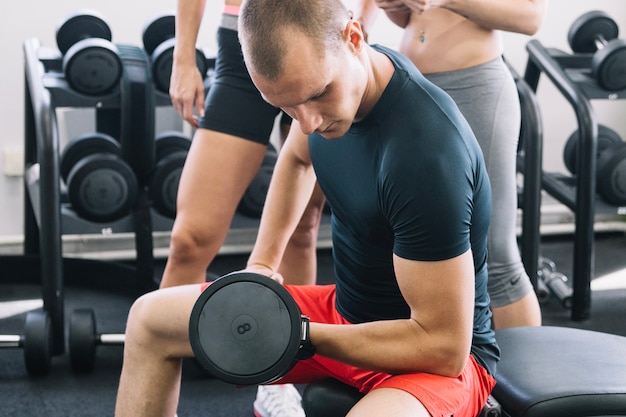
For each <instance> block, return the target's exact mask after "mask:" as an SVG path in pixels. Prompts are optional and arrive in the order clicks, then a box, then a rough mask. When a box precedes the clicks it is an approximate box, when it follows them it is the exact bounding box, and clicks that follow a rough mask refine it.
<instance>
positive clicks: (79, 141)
mask: <svg viewBox="0 0 626 417" xmlns="http://www.w3.org/2000/svg"><path fill="white" fill-rule="evenodd" d="M96 153H109V154H111V155H116V156H120V155H121V149H120V144H119V142H117V141H116V140H115V139H113V138H112V137H111V136H109V135H107V134H104V133H98V132H93V133H87V134H84V135H81V136H79V137H77V138H74V139H72V140H71V141H69V142H68V143H67V145H65V148H63V153H62V154H61V178H63V181H66V182H67V177H68V175H69V174H70V170H71V169H72V167H73V166H74V164H76V162H78V161H79V160H80V159H81V158H83V157H85V156H87V155H90V154H96Z"/></svg>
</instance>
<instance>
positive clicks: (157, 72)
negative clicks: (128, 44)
mask: <svg viewBox="0 0 626 417" xmlns="http://www.w3.org/2000/svg"><path fill="white" fill-rule="evenodd" d="M175 35H176V16H175V15H174V14H172V13H163V14H160V15H157V16H156V17H154V18H153V19H151V20H149V21H148V22H147V23H146V24H145V26H144V29H143V47H144V49H145V50H146V53H147V54H148V56H150V61H151V63H152V79H153V82H154V85H155V87H156V88H157V90H159V91H161V92H164V93H168V92H169V89H170V77H171V75H172V63H173V61H174V44H175V39H174V36H175ZM196 65H197V66H198V70H199V71H200V74H201V75H202V77H205V76H206V73H207V70H208V65H207V59H206V56H205V55H204V52H202V50H201V49H199V48H196Z"/></svg>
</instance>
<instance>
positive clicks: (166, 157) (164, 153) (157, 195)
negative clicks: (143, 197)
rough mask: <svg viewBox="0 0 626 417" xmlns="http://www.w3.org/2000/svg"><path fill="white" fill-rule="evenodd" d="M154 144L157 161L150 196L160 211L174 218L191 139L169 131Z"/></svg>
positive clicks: (162, 134)
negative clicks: (179, 185) (179, 184)
mask: <svg viewBox="0 0 626 417" xmlns="http://www.w3.org/2000/svg"><path fill="white" fill-rule="evenodd" d="M154 146H155V149H156V160H157V163H156V165H155V168H154V172H153V174H152V177H151V180H150V198H151V200H152V204H153V206H154V208H155V209H156V210H157V211H158V212H159V213H161V214H163V215H164V216H167V217H171V218H174V217H175V216H176V196H177V195H178V183H179V182H180V176H181V174H182V171H183V166H184V165H185V159H186V158H187V153H188V152H189V148H190V146H191V139H189V138H188V137H187V136H185V135H184V134H182V133H180V132H176V131H167V132H163V133H161V134H160V135H159V136H157V137H156V138H155V145H154Z"/></svg>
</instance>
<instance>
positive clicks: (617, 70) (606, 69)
mask: <svg viewBox="0 0 626 417" xmlns="http://www.w3.org/2000/svg"><path fill="white" fill-rule="evenodd" d="M591 73H592V74H593V76H594V78H595V79H596V80H598V84H600V86H601V87H602V88H604V89H605V90H609V91H617V90H623V89H624V88H626V40H624V39H613V40H612V41H611V42H609V43H608V44H607V45H606V46H604V47H603V48H602V49H601V50H599V51H598V52H596V53H595V54H594V55H593V58H592V59H591Z"/></svg>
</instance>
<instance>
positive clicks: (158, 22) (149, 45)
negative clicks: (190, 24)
mask: <svg viewBox="0 0 626 417" xmlns="http://www.w3.org/2000/svg"><path fill="white" fill-rule="evenodd" d="M142 33H143V35H142V38H143V48H144V49H145V50H146V52H147V53H148V55H152V52H154V50H155V49H156V47H157V46H159V45H160V44H161V43H162V42H164V41H166V40H167V39H170V38H173V37H174V36H175V35H176V16H175V15H174V14H173V13H163V14H160V15H158V16H155V17H154V18H153V19H151V20H149V21H148V22H147V23H146V24H145V26H144V29H143V31H142Z"/></svg>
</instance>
